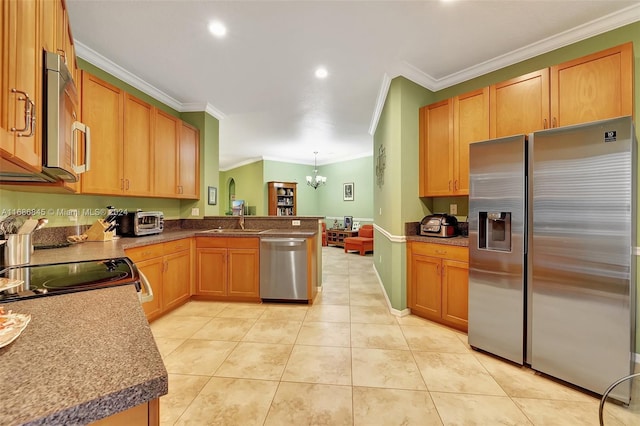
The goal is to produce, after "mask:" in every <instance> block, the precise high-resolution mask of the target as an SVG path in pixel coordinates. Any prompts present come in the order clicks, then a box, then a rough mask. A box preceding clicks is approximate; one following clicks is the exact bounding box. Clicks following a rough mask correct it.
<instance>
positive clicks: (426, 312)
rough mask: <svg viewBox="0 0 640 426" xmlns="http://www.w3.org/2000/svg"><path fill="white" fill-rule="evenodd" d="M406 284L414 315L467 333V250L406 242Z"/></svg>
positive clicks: (410, 306)
mask: <svg viewBox="0 0 640 426" xmlns="http://www.w3.org/2000/svg"><path fill="white" fill-rule="evenodd" d="M407 282H408V285H407V305H408V306H409V308H410V309H411V313H413V314H415V315H418V316H421V317H424V318H427V319H430V320H433V321H436V322H439V323H442V324H445V325H448V326H451V327H454V328H457V329H459V330H462V331H465V332H466V331H467V328H468V300H469V296H468V295H469V290H468V287H469V249H468V248H467V247H459V246H451V245H446V244H434V243H424V242H419V241H409V242H407Z"/></svg>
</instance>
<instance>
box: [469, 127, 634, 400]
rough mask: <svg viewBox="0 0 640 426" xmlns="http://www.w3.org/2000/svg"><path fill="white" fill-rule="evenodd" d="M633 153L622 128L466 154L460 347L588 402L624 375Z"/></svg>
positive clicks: (504, 143)
mask: <svg viewBox="0 0 640 426" xmlns="http://www.w3.org/2000/svg"><path fill="white" fill-rule="evenodd" d="M636 145H637V142H636V136H635V130H634V127H633V121H632V119H631V117H621V118H616V119H611V120H604V121H598V122H593V123H587V124H584V125H576V126H569V127H564V128H557V129H549V130H544V131H540V132H535V133H532V134H530V135H518V136H513V137H507V138H501V139H496V140H490V141H484V142H478V143H474V144H471V145H470V147H469V163H470V167H469V174H470V190H469V344H470V345H471V346H472V347H474V348H477V349H482V350H484V351H486V352H490V353H492V354H495V355H498V356H500V357H503V358H506V359H508V360H510V361H513V362H516V363H519V364H529V365H531V368H533V369H534V370H537V371H540V372H542V373H545V374H548V375H550V376H553V377H556V378H559V379H561V380H564V381H567V382H570V383H573V384H575V385H577V386H580V387H582V388H585V389H588V390H590V391H593V392H595V393H598V394H602V393H604V391H605V390H606V389H607V387H608V386H609V385H610V384H612V383H613V382H614V381H615V380H617V379H619V378H621V377H623V376H626V375H628V374H631V373H633V363H634V353H635V322H636V319H635V307H636V295H635V291H636V270H635V266H636V264H635V263H636V258H635V246H636V213H637V212H636V194H637V167H636V166H637V158H636V156H637V151H636ZM627 383H628V386H624V387H623V386H618V387H617V388H616V390H615V393H613V394H611V396H612V397H614V398H616V399H618V400H620V401H623V402H627V403H628V402H629V398H630V386H631V384H630V381H628V382H627Z"/></svg>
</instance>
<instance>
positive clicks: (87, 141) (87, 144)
mask: <svg viewBox="0 0 640 426" xmlns="http://www.w3.org/2000/svg"><path fill="white" fill-rule="evenodd" d="M76 130H77V131H79V132H82V133H84V164H76V163H75V161H76V153H77V152H78V136H77V135H78V134H77V133H76ZM71 132H72V133H73V144H72V148H71V149H72V153H71V158H72V160H71V162H72V164H71V168H72V169H73V171H74V172H75V173H78V174H80V173H84V172H88V171H89V166H90V164H91V129H90V128H89V126H87V125H86V124H83V123H81V122H79V121H74V122H73V124H72V125H71Z"/></svg>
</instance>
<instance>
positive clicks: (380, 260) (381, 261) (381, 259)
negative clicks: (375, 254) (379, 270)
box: [380, 255, 382, 263]
mask: <svg viewBox="0 0 640 426" xmlns="http://www.w3.org/2000/svg"><path fill="white" fill-rule="evenodd" d="M380 263H382V255H380Z"/></svg>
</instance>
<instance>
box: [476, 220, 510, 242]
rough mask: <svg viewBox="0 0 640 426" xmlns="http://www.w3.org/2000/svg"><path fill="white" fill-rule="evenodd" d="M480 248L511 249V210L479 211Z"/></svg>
mask: <svg viewBox="0 0 640 426" xmlns="http://www.w3.org/2000/svg"><path fill="white" fill-rule="evenodd" d="M478 246H479V247H478V248H479V249H484V250H498V251H511V212H479V217H478Z"/></svg>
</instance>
